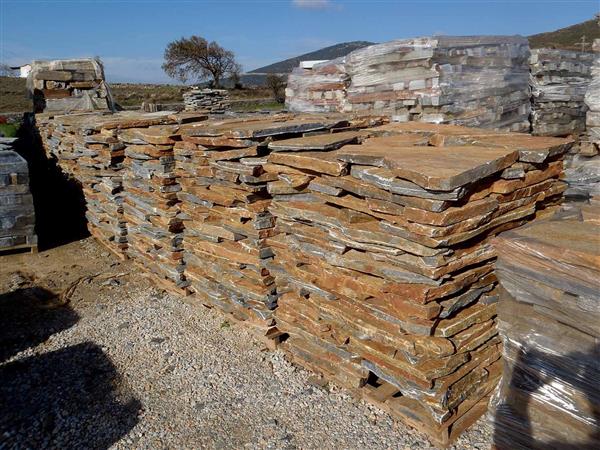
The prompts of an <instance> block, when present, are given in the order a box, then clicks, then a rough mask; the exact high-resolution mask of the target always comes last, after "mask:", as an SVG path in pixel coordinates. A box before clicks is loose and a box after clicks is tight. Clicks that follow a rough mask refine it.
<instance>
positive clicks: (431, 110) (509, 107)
mask: <svg viewBox="0 0 600 450" xmlns="http://www.w3.org/2000/svg"><path fill="white" fill-rule="evenodd" d="M528 58H529V45H528V42H527V39H525V38H522V37H515V36H470V37H450V36H440V37H425V38H416V39H405V40H397V41H391V42H386V43H384V44H377V45H372V46H369V47H365V48H362V49H359V50H355V51H353V52H351V53H350V54H348V55H347V56H346V57H345V58H344V59H341V60H337V61H335V62H331V63H323V64H320V65H317V66H315V68H313V70H312V71H310V72H309V71H304V72H303V71H302V70H300V69H298V70H296V71H294V72H293V73H292V75H291V76H290V79H289V83H288V84H289V86H290V88H289V89H288V90H287V91H286V105H287V107H288V108H289V109H290V110H291V111H317V110H318V111H320V110H329V111H330V110H333V109H336V110H337V111H344V112H355V113H369V112H373V111H375V112H377V113H383V114H388V115H390V116H392V117H393V118H394V119H395V120H398V121H409V120H416V121H424V122H435V123H453V124H459V125H468V126H481V127H487V128H498V129H506V130H511V131H527V130H528V129H529V112H530V103H529V65H528Z"/></svg>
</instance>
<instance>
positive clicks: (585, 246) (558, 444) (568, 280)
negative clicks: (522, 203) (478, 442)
mask: <svg viewBox="0 0 600 450" xmlns="http://www.w3.org/2000/svg"><path fill="white" fill-rule="evenodd" d="M599 227H600V213H599V211H598V208H597V207H594V206H590V205H585V204H580V205H569V207H568V208H565V209H564V210H563V211H561V212H560V213H559V214H557V215H555V216H554V217H552V218H550V219H548V220H545V221H540V222H539V223H534V224H532V225H531V226H528V227H524V228H522V229H518V230H513V231H511V232H509V233H504V234H502V235H501V236H499V237H498V238H497V239H495V240H494V241H493V245H494V247H495V248H496V249H497V252H498V261H497V264H496V266H497V273H498V278H499V281H500V286H501V289H499V293H500V300H499V303H498V321H499V330H500V335H501V337H502V342H503V351H502V354H503V360H504V364H503V365H504V370H503V376H502V382H501V384H500V385H499V386H498V389H497V391H496V393H495V394H494V399H493V402H491V406H490V412H491V413H492V417H493V422H494V428H495V432H494V445H495V447H496V448H498V449H499V450H509V449H510V450H521V449H522V450H526V449H527V450H528V449H532V448H549V449H550V448H551V449H566V448H589V449H592V448H600V434H599V433H598V411H600V391H599V390H598V379H600V345H599V342H600V291H599V290H598V280H599V279H600V233H599Z"/></svg>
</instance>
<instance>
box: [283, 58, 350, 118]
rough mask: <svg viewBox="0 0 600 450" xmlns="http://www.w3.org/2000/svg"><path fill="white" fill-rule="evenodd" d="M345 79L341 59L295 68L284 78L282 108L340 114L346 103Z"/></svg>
mask: <svg viewBox="0 0 600 450" xmlns="http://www.w3.org/2000/svg"><path fill="white" fill-rule="evenodd" d="M347 85H348V75H347V73H346V69H345V65H344V58H338V59H333V60H331V61H327V62H323V63H319V64H315V65H314V66H313V67H312V68H311V69H303V68H300V67H297V68H296V69H294V70H293V71H292V73H291V74H290V75H289V76H288V82H287V87H286V90H285V104H286V108H287V109H288V110H289V111H293V112H310V113H318V112H341V111H343V110H344V105H345V101H346V88H347Z"/></svg>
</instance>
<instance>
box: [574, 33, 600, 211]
mask: <svg viewBox="0 0 600 450" xmlns="http://www.w3.org/2000/svg"><path fill="white" fill-rule="evenodd" d="M593 49H594V56H595V60H594V65H593V66H592V70H591V75H592V79H591V82H590V83H589V85H588V89H587V92H586V94H585V104H586V106H587V109H588V111H587V114H586V127H587V129H586V134H585V135H584V136H583V137H582V142H581V145H580V146H579V147H578V148H577V152H576V153H575V154H572V155H569V158H568V159H567V166H566V167H567V168H566V170H565V181H567V183H569V189H568V190H567V192H566V193H565V195H566V196H568V197H569V198H571V199H573V200H578V201H581V200H584V201H589V202H594V201H595V202H597V201H598V198H599V197H600V156H599V155H598V153H599V152H600V39H596V40H595V41H594V45H593Z"/></svg>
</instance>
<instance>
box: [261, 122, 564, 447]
mask: <svg viewBox="0 0 600 450" xmlns="http://www.w3.org/2000/svg"><path fill="white" fill-rule="evenodd" d="M369 134H371V135H376V137H368V135H369ZM359 142H362V144H358V143H359ZM352 143H353V144H354V145H352ZM571 143H572V142H571V141H569V140H566V139H558V138H536V137H532V136H529V135H518V134H498V133H494V132H492V131H487V130H473V129H468V128H463V127H453V126H449V127H444V126H437V125H431V124H415V123H410V124H390V125H387V126H384V127H380V128H374V129H372V130H366V131H363V132H361V133H349V132H346V133H339V134H335V133H333V134H326V135H320V136H311V137H305V138H301V139H290V140H283V141H278V142H272V143H270V144H269V148H270V149H271V150H272V153H271V154H270V155H269V157H268V159H267V160H268V165H271V166H272V167H273V168H274V170H273V172H275V173H277V174H278V177H279V180H278V181H275V182H269V183H268V185H267V186H268V189H269V190H270V191H271V192H274V189H275V188H277V190H278V192H279V193H280V194H279V195H274V198H273V201H272V204H271V207H270V210H271V213H272V214H273V215H274V216H276V217H277V224H276V234H275V236H273V237H272V238H269V239H268V243H269V245H270V247H271V248H272V249H273V251H274V253H275V257H274V260H273V263H272V264H271V265H270V266H268V267H269V268H270V271H271V273H273V274H274V275H275V276H276V280H277V289H278V295H279V296H280V297H279V301H278V308H277V309H276V310H275V318H276V322H277V327H278V329H279V331H280V332H281V333H284V334H285V335H287V336H288V338H287V340H285V341H284V342H283V344H282V346H283V348H284V350H285V351H286V352H287V353H288V354H289V355H290V356H291V358H292V359H293V360H294V361H296V362H297V363H299V364H301V365H304V366H305V367H308V368H310V369H312V370H315V371H317V372H319V373H321V374H323V375H324V376H325V377H327V378H329V379H333V380H336V381H337V382H339V383H341V384H342V385H344V386H346V387H348V388H350V389H354V390H356V392H357V394H358V395H362V396H364V397H365V398H367V399H368V400H370V401H373V402H375V403H376V404H378V405H380V406H381V407H383V408H385V409H386V410H388V411H390V412H391V413H392V414H393V415H395V416H397V417H400V418H402V419H403V420H405V421H406V422H408V423H409V424H411V425H413V426H415V427H417V428H419V429H420V430H422V431H425V432H426V433H428V435H429V436H430V437H431V438H432V439H434V440H436V441H437V442H440V443H442V444H445V443H448V442H449V441H450V440H452V439H453V438H454V437H455V436H456V435H457V434H458V433H460V432H461V431H462V430H463V429H465V428H466V427H468V426H469V425H470V424H471V423H473V421H474V420H476V418H477V417H479V416H480V415H481V414H482V413H483V412H484V411H485V410H486V408H487V399H488V396H489V394H490V392H491V390H492V389H493V387H494V386H495V384H496V382H497V379H498V377H499V375H500V371H501V365H500V362H498V359H499V357H500V348H499V346H500V343H499V338H498V337H497V330H496V321H495V316H496V301H497V293H496V278H495V274H494V272H493V267H492V262H493V259H494V256H495V254H494V251H493V249H492V247H491V246H490V244H489V239H490V237H491V236H493V235H495V234H496V233H498V232H500V231H503V230H506V229H510V228H514V227H517V226H519V225H522V224H524V223H526V222H528V221H529V220H531V219H533V218H534V216H535V215H536V214H537V213H538V211H540V210H541V209H543V208H545V207H547V206H549V205H551V204H554V203H555V202H557V201H558V200H559V199H560V196H561V195H560V194H561V192H562V191H563V190H564V183H562V182H561V181H560V180H559V179H558V177H559V175H560V173H561V169H562V161H561V158H562V155H563V154H564V153H565V152H566V151H567V150H568V149H569V147H570V145H571ZM270 172H271V171H269V173H270ZM280 189H281V190H280Z"/></svg>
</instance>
